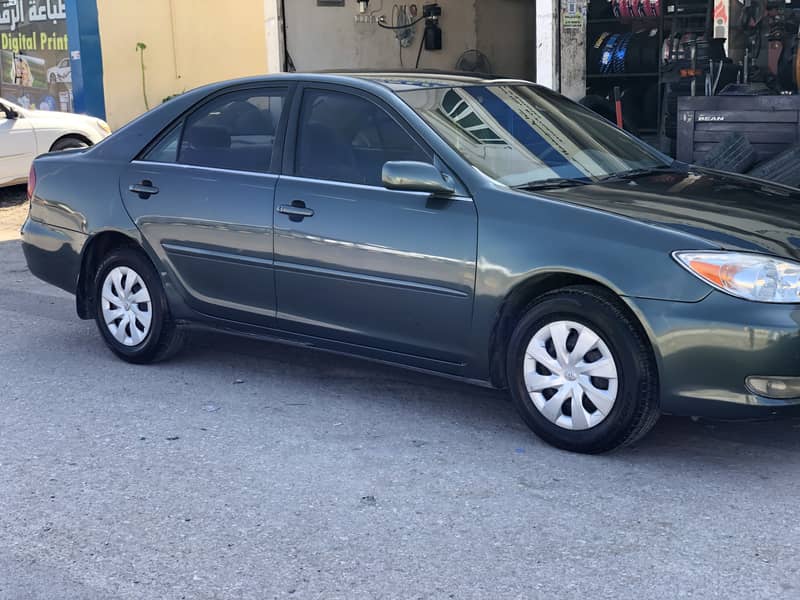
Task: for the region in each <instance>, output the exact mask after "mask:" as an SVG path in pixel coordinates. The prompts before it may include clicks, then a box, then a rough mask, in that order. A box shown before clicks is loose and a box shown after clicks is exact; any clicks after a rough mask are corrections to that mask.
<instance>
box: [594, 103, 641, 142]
mask: <svg viewBox="0 0 800 600" xmlns="http://www.w3.org/2000/svg"><path fill="white" fill-rule="evenodd" d="M580 104H582V105H583V106H585V107H586V108H588V109H589V110H591V111H592V112H594V113H597V114H598V115H600V116H601V117H603V118H604V119H606V120H608V121H611V123H613V124H614V125H616V124H617V113H616V109H615V108H614V103H613V102H612V101H610V100H607V99H606V98H603V97H602V96H597V95H594V94H590V95H588V96H585V97H583V98H581V100H580ZM622 124H623V125H624V129H625V131H627V132H628V133H631V134H633V135H635V136H638V135H639V128H638V126H637V123H636V118H635V117H634V116H633V115H632V114H630V111H629V110H628V109H626V107H625V103H623V105H622Z"/></svg>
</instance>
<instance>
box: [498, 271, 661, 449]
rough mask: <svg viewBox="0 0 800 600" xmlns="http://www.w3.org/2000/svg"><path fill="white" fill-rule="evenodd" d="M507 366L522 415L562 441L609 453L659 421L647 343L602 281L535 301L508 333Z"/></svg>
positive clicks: (547, 436)
mask: <svg viewBox="0 0 800 600" xmlns="http://www.w3.org/2000/svg"><path fill="white" fill-rule="evenodd" d="M507 369H508V373H507V375H508V381H509V387H510V390H511V394H512V396H513V398H514V402H515V404H516V406H517V409H518V410H519V412H520V414H521V415H522V418H523V419H524V420H525V422H526V423H527V424H528V426H529V427H530V428H531V429H532V430H533V431H534V432H535V433H536V434H537V435H539V436H540V437H541V438H542V439H544V440H545V441H547V442H548V443H550V444H552V445H554V446H557V447H559V448H563V449H565V450H571V451H573V452H583V453H590V454H594V453H599V452H606V451H609V450H613V449H615V448H618V447H620V446H624V445H626V444H630V443H632V442H634V441H636V440H638V439H640V438H641V437H642V436H644V435H645V434H646V433H647V432H648V431H649V430H650V429H651V428H652V427H653V425H655V423H656V421H657V420H658V416H659V409H658V393H657V389H658V387H657V375H656V368H655V365H654V360H653V358H652V353H651V351H650V347H649V345H648V342H647V340H646V339H645V337H644V334H643V333H642V332H641V330H640V328H639V326H638V324H637V323H635V322H634V321H633V319H632V318H631V317H629V316H628V315H627V314H626V313H625V312H624V311H623V310H622V309H621V307H620V306H619V304H618V301H617V300H616V299H615V298H613V297H612V296H611V294H609V293H606V292H605V291H603V290H601V289H599V288H593V287H588V286H576V287H571V288H566V289H564V290H559V291H556V292H552V293H549V294H546V295H544V296H542V297H541V298H540V299H538V300H537V301H536V302H534V303H533V304H531V305H530V306H529V307H528V310H527V312H526V313H525V314H524V315H523V317H522V318H521V319H520V321H519V323H518V324H517V326H516V328H515V330H514V333H513V334H512V336H511V341H510V344H509V347H508V360H507Z"/></svg>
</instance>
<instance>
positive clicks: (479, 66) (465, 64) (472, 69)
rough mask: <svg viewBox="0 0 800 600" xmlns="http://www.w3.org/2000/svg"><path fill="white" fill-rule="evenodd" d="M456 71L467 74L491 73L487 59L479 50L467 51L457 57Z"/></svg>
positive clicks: (490, 65)
mask: <svg viewBox="0 0 800 600" xmlns="http://www.w3.org/2000/svg"><path fill="white" fill-rule="evenodd" d="M456 71H466V72H469V73H485V74H487V75H488V74H491V73H492V63H491V62H490V61H489V57H488V56H486V55H485V54H484V53H483V52H481V51H480V50H467V51H466V52H464V54H462V55H461V56H459V57H458V60H457V61H456Z"/></svg>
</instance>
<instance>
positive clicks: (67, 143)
mask: <svg viewBox="0 0 800 600" xmlns="http://www.w3.org/2000/svg"><path fill="white" fill-rule="evenodd" d="M89 146H90V144H89V143H87V142H86V141H85V140H82V139H80V138H76V137H65V138H61V139H60V140H57V141H56V143H55V144H53V147H52V148H51V149H50V152H61V151H62V150H76V149H78V148H88V147H89Z"/></svg>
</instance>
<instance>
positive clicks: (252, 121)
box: [144, 88, 287, 173]
mask: <svg viewBox="0 0 800 600" xmlns="http://www.w3.org/2000/svg"><path fill="white" fill-rule="evenodd" d="M286 96H287V90H286V89H277V88H271V89H263V88H262V89H250V90H239V91H236V92H230V93H228V94H224V95H222V96H219V97H218V98H215V99H213V100H211V101H210V102H208V103H206V104H204V105H203V106H202V107H200V108H198V109H197V110H196V111H195V112H193V113H192V114H190V115H189V116H188V117H187V118H186V119H185V121H184V122H183V123H182V124H181V125H180V126H178V127H176V129H175V130H174V131H171V132H170V133H168V134H167V135H166V136H165V137H164V138H163V139H162V140H161V141H160V142H159V143H158V144H156V145H155V146H154V147H153V148H152V149H151V150H150V151H149V152H148V153H147V155H146V156H145V157H144V160H148V161H154V162H174V163H178V164H183V165H193V166H198V167H210V168H215V169H226V170H234V171H252V172H258V173H267V172H269V171H270V165H271V164H272V153H273V149H274V145H275V135H276V132H277V129H278V124H279V123H280V120H281V115H282V114H283V110H284V107H285V104H286Z"/></svg>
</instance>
